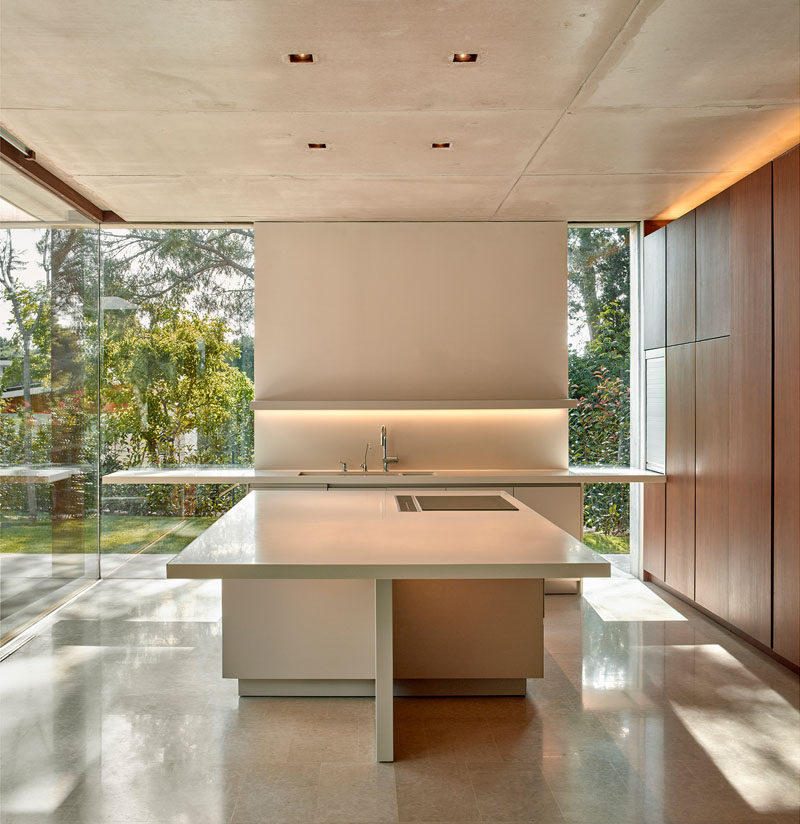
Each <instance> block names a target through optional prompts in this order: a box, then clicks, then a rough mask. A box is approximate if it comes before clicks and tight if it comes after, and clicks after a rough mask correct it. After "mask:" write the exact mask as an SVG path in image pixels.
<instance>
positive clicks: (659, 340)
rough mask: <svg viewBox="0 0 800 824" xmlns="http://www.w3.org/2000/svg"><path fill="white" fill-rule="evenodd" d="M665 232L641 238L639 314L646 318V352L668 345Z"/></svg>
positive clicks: (653, 233) (664, 230)
mask: <svg viewBox="0 0 800 824" xmlns="http://www.w3.org/2000/svg"><path fill="white" fill-rule="evenodd" d="M666 242H667V230H666V227H662V228H661V229H658V230H657V231H655V232H652V233H651V234H649V235H647V236H646V237H645V239H644V270H643V273H642V275H643V277H642V293H643V294H642V314H643V315H644V318H645V323H644V327H643V338H644V348H645V349H658V348H659V347H661V346H665V345H666V343H667V337H666V311H667V257H666Z"/></svg>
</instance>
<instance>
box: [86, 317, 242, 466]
mask: <svg viewBox="0 0 800 824" xmlns="http://www.w3.org/2000/svg"><path fill="white" fill-rule="evenodd" d="M238 355H239V352H238V350H237V349H236V347H235V346H234V345H233V344H232V343H230V342H228V341H226V339H225V323H224V322H223V321H222V320H215V319H209V318H201V317H198V316H197V315H196V314H194V313H190V312H187V311H183V310H176V309H172V308H170V307H168V306H162V307H160V308H158V309H153V310H151V311H150V312H149V313H148V316H147V317H145V318H144V319H143V320H140V319H139V318H138V317H134V318H130V319H128V322H127V324H126V326H125V329H124V334H121V335H118V336H115V337H112V338H107V339H106V342H105V346H104V383H105V387H106V389H105V393H104V403H103V410H102V411H103V422H104V425H105V427H104V428H105V439H106V444H107V450H108V451H109V453H110V454H111V455H113V456H115V457H116V461H117V462H119V461H120V457H121V456H124V461H122V462H123V464H124V465H128V466H130V465H133V464H138V463H143V462H147V463H149V464H154V465H163V464H176V463H184V462H190V461H202V462H204V463H221V462H226V461H231V460H234V461H237V462H238V461H241V460H242V458H244V459H245V460H246V461H248V462H249V460H252V440H251V438H250V437H249V436H248V432H249V429H248V425H247V421H248V419H249V402H250V400H252V397H253V384H252V382H251V381H250V380H249V378H248V377H247V376H246V375H244V374H243V373H242V372H241V371H239V370H238V369H237V368H236V367H235V366H233V365H232V364H231V361H232V360H233V359H235V358H236V357H238ZM194 438H196V440H194ZM243 452H244V454H242V453H243Z"/></svg>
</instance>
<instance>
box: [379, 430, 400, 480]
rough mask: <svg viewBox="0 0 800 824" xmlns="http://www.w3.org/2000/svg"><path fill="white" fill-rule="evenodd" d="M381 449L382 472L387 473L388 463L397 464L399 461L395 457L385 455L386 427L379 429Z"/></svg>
mask: <svg viewBox="0 0 800 824" xmlns="http://www.w3.org/2000/svg"><path fill="white" fill-rule="evenodd" d="M381 448H382V449H383V471H384V472H388V471H389V464H390V463H397V462H398V461H399V460H400V459H399V458H398V457H397V456H394V457H392V456H390V455H387V454H386V427H385V426H382V427H381Z"/></svg>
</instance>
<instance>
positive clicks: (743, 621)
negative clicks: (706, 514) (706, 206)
mask: <svg viewBox="0 0 800 824" xmlns="http://www.w3.org/2000/svg"><path fill="white" fill-rule="evenodd" d="M730 197H731V338H730V380H731V383H730V385H731V401H730V407H729V408H730V475H729V547H730V550H729V564H728V585H729V589H728V605H729V620H730V622H731V623H732V624H733V625H734V626H736V627H739V628H740V629H741V630H742V631H743V632H746V633H747V634H748V635H750V636H751V637H753V638H755V639H757V640H758V641H761V643H763V644H766V645H767V646H769V645H770V644H771V640H772V639H771V635H772V165H771V164H767V165H766V166H764V167H762V168H761V169H759V170H758V171H756V172H753V174H751V175H749V176H748V177H746V178H744V179H743V180H740V181H739V182H738V183H736V184H734V185H733V186H732V187H731V189H730ZM795 231H796V227H795ZM795 401H796V399H795ZM796 470H797V467H795V471H796Z"/></svg>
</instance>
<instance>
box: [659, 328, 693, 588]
mask: <svg viewBox="0 0 800 824" xmlns="http://www.w3.org/2000/svg"><path fill="white" fill-rule="evenodd" d="M694 348H695V344H693V343H684V344H681V345H679V346H670V347H668V348H667V449H666V457H667V461H666V463H667V483H666V490H667V491H666V529H665V537H666V558H665V569H664V580H665V581H666V583H668V584H669V585H670V586H671V587H673V588H674V589H676V590H678V592H681V593H683V594H684V595H686V596H687V597H689V598H694V474H695V456H694V438H695V432H694V427H695V417H694V415H695V413H694V408H695V399H694V393H695V362H694V357H695V353H694Z"/></svg>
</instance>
